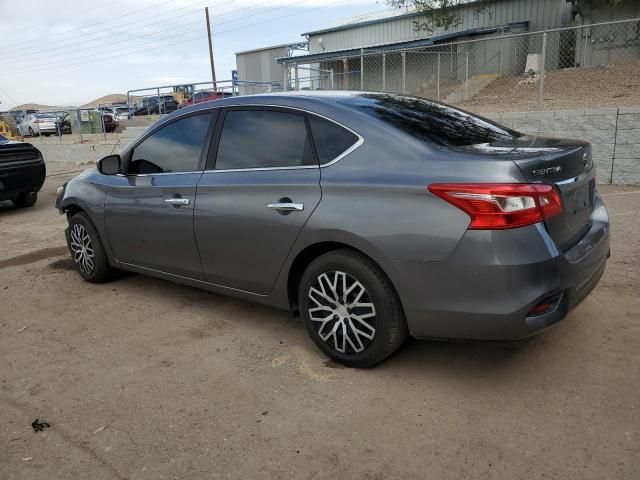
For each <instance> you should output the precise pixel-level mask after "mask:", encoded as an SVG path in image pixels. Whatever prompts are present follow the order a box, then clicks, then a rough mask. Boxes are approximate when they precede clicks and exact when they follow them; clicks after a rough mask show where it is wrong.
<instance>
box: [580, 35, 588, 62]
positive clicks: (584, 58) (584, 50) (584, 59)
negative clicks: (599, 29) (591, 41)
mask: <svg viewBox="0 0 640 480" xmlns="http://www.w3.org/2000/svg"><path fill="white" fill-rule="evenodd" d="M588 33H589V31H588V30H587V28H586V27H584V28H583V29H582V35H583V37H584V41H583V42H582V65H581V66H582V67H586V66H587V37H588Z"/></svg>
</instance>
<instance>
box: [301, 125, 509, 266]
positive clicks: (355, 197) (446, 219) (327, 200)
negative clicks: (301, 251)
mask: <svg viewBox="0 0 640 480" xmlns="http://www.w3.org/2000/svg"><path fill="white" fill-rule="evenodd" d="M337 120H338V121H340V122H341V123H343V124H344V125H345V126H348V127H349V128H351V129H353V130H354V131H356V132H357V133H359V134H360V135H361V136H362V137H363V138H364V143H363V144H362V145H361V146H360V147H359V148H358V149H356V150H355V151H354V152H352V153H351V154H350V155H348V156H347V157H345V158H343V159H342V160H340V161H338V162H336V163H335V164H333V165H329V166H327V167H323V168H322V169H321V186H322V201H321V202H320V204H319V206H318V207H317V209H316V211H315V212H314V213H313V215H312V216H311V218H310V219H309V222H308V223H307V225H306V227H305V230H304V232H303V236H302V238H301V240H303V241H304V242H312V241H315V240H317V239H319V238H322V237H323V236H324V235H325V234H326V233H330V234H331V236H332V237H335V238H336V241H339V238H340V236H341V232H342V233H343V234H344V241H345V243H347V241H352V242H353V241H354V238H358V239H359V242H358V243H359V244H360V245H362V246H363V247H364V248H363V249H365V250H368V251H369V252H370V253H369V254H370V256H372V257H373V258H381V259H389V260H421V261H427V262H435V261H441V260H443V259H445V258H446V257H447V256H448V255H449V254H450V253H451V251H452V250H453V249H454V248H455V246H456V244H457V243H458V241H459V240H460V238H461V237H462V235H463V234H464V232H465V231H466V230H467V227H468V225H469V221H470V219H469V216H468V215H467V214H466V213H464V212H462V211H461V210H459V209H458V208H456V207H454V206H452V205H450V204H448V203H447V202H445V201H443V200H442V199H440V198H438V197H436V196H434V195H432V194H431V193H430V192H429V191H428V190H427V186H428V185H429V184H431V183H438V182H474V181H475V182H520V181H522V174H521V172H520V171H519V169H518V168H517V167H516V165H515V164H514V163H513V162H510V161H506V162H505V161H502V160H492V159H490V158H483V157H482V158H481V157H471V158H470V156H468V155H463V154H460V153H456V152H452V151H450V150H446V149H441V148H439V147H436V146H428V145H426V144H425V143H423V142H421V141H418V140H416V139H414V138H413V137H411V136H409V135H406V134H404V133H403V132H402V131H400V130H397V129H395V128H390V127H386V126H384V125H382V124H380V123H378V122H377V121H375V120H370V119H369V118H368V117H366V116H364V115H358V114H353V115H352V116H347V117H345V118H339V119H337ZM354 246H356V245H354Z"/></svg>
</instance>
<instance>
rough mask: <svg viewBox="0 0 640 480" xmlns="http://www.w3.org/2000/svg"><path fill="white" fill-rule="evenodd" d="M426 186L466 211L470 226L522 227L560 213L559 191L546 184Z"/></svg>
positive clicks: (479, 228) (479, 227)
mask: <svg viewBox="0 0 640 480" xmlns="http://www.w3.org/2000/svg"><path fill="white" fill-rule="evenodd" d="M428 189H429V191H430V192H431V193H433V194H434V195H437V196H438V197H440V198H442V199H443V200H445V201H447V202H449V203H450V204H452V205H454V206H456V207H458V208H459V209H460V210H463V211H464V212H466V213H467V214H468V215H469V216H470V217H471V223H470V225H469V229H471V230H495V229H506V228H517V227H524V226H525V225H531V224H534V223H537V222H540V221H542V220H545V219H547V218H550V217H553V216H555V215H558V214H560V213H562V200H561V199H560V195H559V194H558V192H557V191H556V190H555V189H554V188H553V187H552V186H551V185H546V184H538V183H536V184H526V183H504V184H502V183H434V184H432V185H429V187H428Z"/></svg>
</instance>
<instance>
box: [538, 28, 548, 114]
mask: <svg viewBox="0 0 640 480" xmlns="http://www.w3.org/2000/svg"><path fill="white" fill-rule="evenodd" d="M546 59H547V32H545V33H543V34H542V58H541V59H540V93H539V97H538V108H539V109H540V110H542V109H543V108H544V69H545V61H546Z"/></svg>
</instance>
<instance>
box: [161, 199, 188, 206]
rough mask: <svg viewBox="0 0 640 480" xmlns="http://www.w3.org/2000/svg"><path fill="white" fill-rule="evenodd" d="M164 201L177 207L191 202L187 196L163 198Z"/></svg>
mask: <svg viewBox="0 0 640 480" xmlns="http://www.w3.org/2000/svg"><path fill="white" fill-rule="evenodd" d="M164 203H166V204H168V205H174V206H176V207H179V206H182V205H189V203H191V202H190V201H189V199H188V198H165V199H164Z"/></svg>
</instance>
